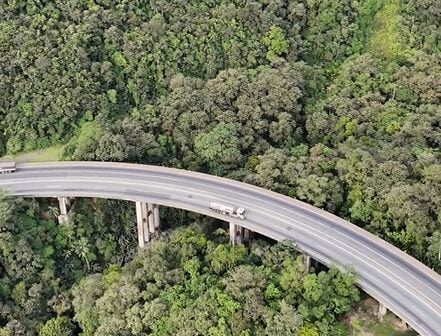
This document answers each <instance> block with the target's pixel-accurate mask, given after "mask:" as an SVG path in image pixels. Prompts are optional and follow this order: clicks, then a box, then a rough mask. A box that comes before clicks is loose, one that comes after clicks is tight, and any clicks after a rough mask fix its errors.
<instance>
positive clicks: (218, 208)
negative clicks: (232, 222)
mask: <svg viewBox="0 0 441 336" xmlns="http://www.w3.org/2000/svg"><path fill="white" fill-rule="evenodd" d="M210 209H211V210H213V211H214V212H216V213H220V214H223V215H227V216H230V217H233V218H239V219H245V218H246V213H245V209H244V208H242V207H234V206H232V205H226V204H221V203H216V202H211V203H210Z"/></svg>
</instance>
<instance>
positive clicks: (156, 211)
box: [153, 204, 160, 230]
mask: <svg viewBox="0 0 441 336" xmlns="http://www.w3.org/2000/svg"><path fill="white" fill-rule="evenodd" d="M153 220H154V222H155V229H156V230H158V229H159V224H160V223H159V206H158V204H153Z"/></svg>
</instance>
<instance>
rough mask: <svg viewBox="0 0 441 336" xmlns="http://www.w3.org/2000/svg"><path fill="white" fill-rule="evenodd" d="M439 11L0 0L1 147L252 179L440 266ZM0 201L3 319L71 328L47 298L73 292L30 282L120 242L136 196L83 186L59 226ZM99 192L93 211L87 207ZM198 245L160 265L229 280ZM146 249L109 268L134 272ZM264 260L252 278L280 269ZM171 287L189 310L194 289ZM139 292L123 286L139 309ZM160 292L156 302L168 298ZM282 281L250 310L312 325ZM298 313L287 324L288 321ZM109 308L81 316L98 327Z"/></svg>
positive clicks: (390, 5) (395, 1) (50, 278)
mask: <svg viewBox="0 0 441 336" xmlns="http://www.w3.org/2000/svg"><path fill="white" fill-rule="evenodd" d="M440 23H441V2H440V1H438V0H424V1H421V0H359V1H356V0H338V1H334V0H273V1H269V0H254V1H249V0H198V1H178V0H131V1H128V0H114V1H109V0H6V1H1V3H0V93H1V94H0V131H1V132H0V154H4V153H10V154H11V153H17V152H21V151H27V150H31V149H36V148H43V147H46V146H49V145H54V144H63V145H64V148H63V158H65V159H77V160H108V161H131V162H142V163H151V164H158V165H164V166H172V167H178V168H185V169H190V170H197V171H203V172H208V173H211V174H216V175H222V176H227V177H230V178H234V179H238V180H242V181H246V182H248V183H253V184H256V185H259V186H262V187H265V188H269V189H272V190H275V191H278V192H281V193H284V194H287V195H290V196H292V197H296V198H298V199H301V200H304V201H306V202H308V203H310V204H313V205H316V206H318V207H321V208H324V209H326V210H328V211H331V212H333V213H335V214H337V215H339V216H341V217H344V218H347V219H349V220H350V221H352V222H354V223H356V224H357V225H359V226H361V227H364V228H366V229H368V230H370V231H371V232H373V233H375V234H377V235H379V236H380V237H382V238H384V239H386V240H388V241H390V242H392V243H393V244H395V245H396V246H398V247H399V248H401V249H403V250H404V251H406V252H408V253H410V254H412V255H413V256H415V257H416V258H418V259H420V260H421V261H423V262H424V263H426V264H427V265H428V266H430V267H432V268H434V269H435V270H436V271H438V272H441V151H440V148H441V91H440V88H441V25H440ZM2 204H4V203H0V206H1V207H3V208H1V216H5V219H2V220H1V222H0V223H1V225H3V226H4V225H6V226H5V227H4V228H2V230H1V231H0V235H1V239H0V244H1V253H2V258H3V259H2V263H1V267H0V277H1V283H0V295H4V296H2V300H1V305H2V307H4V309H3V308H2V309H1V311H0V312H1V314H3V315H1V316H0V322H1V323H3V322H5V321H9V323H10V326H11V327H10V328H15V329H13V330H15V331H14V333H15V334H17V335H21V334H20V330H24V329H26V328H34V330H37V329H39V328H40V327H41V324H42V321H47V322H46V325H45V326H44V328H43V329H41V330H42V331H41V333H42V334H43V335H51V333H52V334H54V333H58V334H63V333H65V334H66V335H68V334H69V333H70V332H71V330H70V329H71V327H72V325H74V327H76V326H77V325H75V324H72V321H71V320H68V321H66V320H64V319H63V318H62V317H61V316H64V315H63V314H64V313H65V312H66V311H70V312H71V309H72V308H70V307H66V308H57V309H61V310H60V311H57V310H53V311H55V312H57V315H56V314H54V313H53V311H52V310H51V309H52V308H49V307H50V306H51V305H54V304H55V302H64V300H65V298H64V297H62V298H59V299H57V300H58V301H57V300H55V299H54V300H55V301H53V302H54V303H52V301H49V302H51V303H50V304H49V306H46V305H44V307H42V306H41V304H42V303H41V302H42V301H41V300H39V299H36V298H37V297H44V298H45V299H50V298H51V297H52V296H54V295H55V296H56V295H58V294H60V293H64V289H66V288H68V287H70V286H71V285H72V283H74V282H75V281H78V280H79V279H81V278H82V277H83V276H84V274H85V273H87V272H102V271H103V270H104V268H105V267H107V265H109V264H110V263H116V264H122V263H123V262H124V261H127V260H130V259H131V257H132V255H133V245H130V242H132V240H131V238H130V237H131V235H132V237H133V230H134V228H133V226H132V225H133V224H132V223H131V222H130V220H128V218H132V216H133V209H132V208H131V207H129V206H127V205H125V204H120V203H113V202H112V203H102V204H101V203H100V204H98V205H97V204H94V203H90V202H87V201H82V202H80V203H79V205H78V211H77V212H78V214H79V215H78V216H77V217H78V218H77V219H76V220H74V223H75V224H74V225H73V226H71V227H69V228H66V227H61V228H60V227H58V226H56V225H55V224H54V223H53V221H52V220H51V218H54V217H53V216H54V209H52V210H50V211H47V212H48V214H47V216H46V217H47V218H46V219H44V220H41V219H36V218H38V217H34V216H33V214H35V213H37V212H38V207H39V205H38V204H36V203H31V205H29V204H27V205H23V204H21V203H20V204H16V205H14V206H16V207H18V208H17V209H20V211H22V212H23V213H25V214H27V215H25V216H24V217H23V216H21V217H20V218H18V217H17V218H14V219H10V216H11V215H10V211H12V210H8V209H7V208H4V205H2ZM115 206H117V207H120V208H119V209H120V211H119V212H110V213H111V215H109V212H106V211H105V210H103V209H105V208H106V207H115ZM92 209H93V211H97V212H98V214H97V216H96V217H92V216H90V215H86V214H87V213H88V212H90V211H92ZM176 214H177V213H175V217H174V218H173V219H174V220H176V221H179V222H186V218H179V217H178V215H176ZM8 216H9V217H8ZM51 216H52V217H51ZM14 221H16V224H12V223H15V222H14ZM5 223H6V224H5ZM8 223H9V224H8ZM126 237H128V238H126ZM43 242H44V243H43ZM46 245H47V246H46ZM158 246H160V245H158ZM156 248H158V249H159V250H158V251H157V252H158V255H161V253H160V252H159V251H160V250H161V248H159V247H155V248H153V249H152V251H151V252H148V253H153V250H155V249H156ZM172 250H173V249H172ZM116 251H119V252H118V253H116ZM155 253H156V252H155ZM198 253H199V254H198V258H199V259H197V260H196V259H195V260H194V262H189V263H188V264H185V265H186V266H184V265H180V264H179V263H180V262H181V261H182V260H184V259H180V257H179V258H178V259H177V261H175V262H176V264H173V265H170V269H169V270H167V272H169V271H170V272H172V270H174V269H179V267H180V266H182V268H183V269H187V271H185V270H184V271H183V270H181V271H180V272H181V273H179V272H178V273H179V274H180V275H179V276H186V277H187V278H186V281H190V280H191V279H192V278H191V277H192V276H193V277H197V278H198V279H199V280H198V281H199V284H200V286H201V287H200V288H199V289H194V288H193V289H191V290H195V291H196V292H197V290H202V289H201V288H208V287H209V288H211V289H212V290H209V291H206V292H205V291H204V292H203V293H204V295H212V296H213V297H214V296H216V295H218V296H216V297H218V298H219V300H222V299H221V298H224V296H222V295H224V294H225V295H230V296H231V293H230V294H228V293H229V292H228V291H226V287H222V285H221V284H222V283H223V282H222V281H223V280H225V279H226V278H227V277H228V276H231V274H230V273H229V272H232V270H231V269H230V270H229V271H228V272H226V273H223V274H219V273H218V272H217V271H215V269H222V267H224V266H223V265H222V264H219V265H217V266H214V265H211V264H210V265H211V266H208V265H209V264H204V263H207V262H208V261H206V260H205V259H204V258H202V253H208V254H210V252H209V251H205V252H202V251H199V252H198ZM253 253H254V252H251V255H252V254H253ZM60 258H67V259H66V261H65V262H63V263H62V264H58V261H59V260H60ZM139 258H141V259H139V260H138V259H135V261H133V262H132V263H131V264H130V266H127V267H126V268H123V269H122V270H118V271H116V270H115V271H114V272H113V273H112V272H110V273H109V274H113V275H115V274H121V279H123V278H124V279H127V278H128V277H129V276H130V274H133V273H131V272H132V271H133V269H134V267H135V266H136V265H139V263H142V262H143V261H142V260H143V259H142V258H143V257H142V256H140V257H139ZM201 258H202V259H201ZM63 260H64V259H63ZM198 260H199V261H198ZM198 265H199V266H198ZM202 265H204V267H214V268H213V269H212V270H209V271H208V270H207V272H208V273H207V274H211V277H214V278H215V279H214V278H210V279H214V280H207V279H205V278H204V279H205V280H201V279H200V278H199V276H200V275H198V274H199V273H198V274H196V273H197V271H198V270H199V267H202ZM247 265H249V266H247V267H257V268H258V267H262V265H257V264H253V263H251V264H248V263H247ZM250 265H251V266H250ZM265 267H269V269H271V267H272V266H268V265H267V266H265ZM135 268H136V267H135ZM263 268H264V267H263ZM133 272H134V271H133ZM192 272H193V273H194V272H196V273H194V274H193V273H192ZM210 272H212V273H210ZM276 273H277V272H276ZM173 274H174V273H173ZM191 274H193V275H191ZM204 274H205V273H204ZM259 274H260V273H259ZM122 275H124V276H122ZM267 276H268V275H267V274H265V276H262V277H263V278H262V279H263V280H262V281H263V282H264V283H268V282H269V283H272V282H271V281H273V280H271V279H269V278H267ZM100 277H104V275H100V276H97V278H94V277H92V278H87V280H84V281H86V282H84V283H82V285H84V286H86V285H87V284H89V285H90V286H91V288H90V290H91V291H97V292H94V293H96V295H97V297H96V298H97V299H98V298H100V300H101V298H104V297H106V295H110V293H111V292H110V290H111V289H110V288H113V287H112V286H110V287H109V288H105V287H106V286H107V285H106V286H105V285H104V284H103V283H104V282H103V281H104V280H102V279H101V278H100ZM188 277H190V278H188ZM207 277H208V276H207ZM117 278H118V279H119V276H118V277H117ZM182 279H184V278H182ZM120 281H122V280H117V281H116V283H117V284H118V285H113V286H119V285H121V286H122V285H123V283H121V282H120ZM127 281H129V280H127ZM130 281H133V280H130ZM161 281H166V280H161ZM167 281H169V280H167ZM170 281H171V282H170V288H174V286H175V285H176V284H175V283H173V280H170ZM209 281H213V282H209ZM317 281H319V280H318V279H317ZM47 283H51V284H52V285H50V286H47V285H43V284H47ZM186 283H187V282H186ZM189 283H191V281H190V282H189ZM129 284H130V286H131V287H130V288H131V289H133V290H134V291H135V293H138V292H137V291H141V292H142V291H143V290H144V289H143V288H142V287H138V286H141V284H140V283H135V284H133V283H129ZM129 284H128V285H129ZM144 285H146V284H144ZM181 285H182V284H181ZM212 285H213V287H211V286H212ZM133 286H135V287H136V288H137V289H136V290H135V287H133ZM189 286H190V285H189ZM204 286H206V287H204ZM207 286H208V287H207ZM224 286H225V285H224ZM140 288H141V289H140ZM189 288H192V287H191V286H190V287H189ZM214 288H215V289H216V290H221V292H216V291H215V290H214ZM298 288H301V287H298ZM302 288H303V287H302ZM115 290H117V289H115ZM179 290H180V291H178V292H176V293H177V294H176V295H178V294H179V295H181V296H182V297H183V299H185V300H184V301H185V302H183V303H182V307H181V308H182V312H181V314H183V315H182V318H184V317H185V314H186V311H187V310H186V309H190V308H189V307H191V309H198V308H197V307H198V305H199V304H200V303H199V301H198V302H196V301H195V300H194V297H192V296H191V295H190V294H189V293H188V292H186V291H187V290H188V289H186V288H183V289H182V288H180V289H179ZM271 290H274V291H275V292H277V290H279V291H280V288H278V287H275V289H274V288H273V289H271ZM213 291H214V292H213ZM197 293H201V292H197ZM220 293H221V294H220ZM60 295H61V294H60ZM134 295H135V294H134ZM136 295H139V294H136ZM136 295H135V296H134V297H133V298H132V300H133V301H130V302H131V303H134V304H138V305H139V307H138V308H136V309H139V310H141V309H145V307H142V308H141V305H140V304H139V297H138V296H136ZM170 295H171V294H170ZM173 295H175V294H173ZM274 295H275V294H274ZM277 295H279V294H277ZM299 295H300V294H299ZM4 297H8V298H10V299H9V301H7V302H6V303H5V301H4V299H3V298H4ZM155 298H156V297H155ZM157 298H159V296H158V297H157ZM228 298H230V297H228ZM160 299H161V300H165V301H161V302H160V303H161V307H162V308H161V309H162V310H160V311H161V312H162V313H161V314H163V315H161V316H160V318H161V319H166V318H168V317H167V316H169V315H167V314H169V313H170V311H171V310H172V308H173V307H171V306H170V303H169V302H168V301H167V299H166V298H164V297H161V298H160ZM279 299H280V298H279V297H277V298H272V299H271V300H273V301H271V300H269V301H265V302H266V303H267V304H268V305H267V306H265V307H266V308H265V309H270V311H269V312H268V311H265V313H262V315H260V316H261V318H260V320H259V323H262V324H260V325H259V326H260V327H261V328H268V329H267V332H268V333H273V334H277V333H279V332H280V331H279V329H278V328H279V327H280V325H281V324H283V325H284V326H286V327H287V328H294V329H295V328H297V327H298V326H303V328H304V329H303V331H302V333H303V334H302V335H314V331H310V332H309V333H308V331H307V330H306V329H307V328H309V324H307V323H309V322H310V323H312V324H314V323H315V322H317V321H319V322H318V323H321V322H320V321H322V320H321V318H320V317H317V320H314V319H313V318H312V317H311V316H308V315H307V314H306V315H305V313H304V312H303V310H302V309H303V308H302V307H304V305H303V306H302V305H301V304H300V301H299V300H300V299H299V300H297V301H295V304H293V302H290V301H289V300H288V301H286V300H287V299H284V301H283V302H284V303H282V299H280V300H279ZM66 300H67V299H66ZM78 300H80V298H78ZM145 300H146V302H147V301H148V302H153V301H151V300H150V299H145ZM234 300H236V301H234V302H235V303H234V304H232V306H231V307H230V308H228V309H232V310H228V309H227V310H226V311H222V313H219V314H221V315H216V314H218V313H213V314H212V315H213V318H214V320H213V321H214V322H213V324H212V325H211V324H210V327H212V328H214V329H212V330H213V331H212V333H213V335H217V334H216V332H218V333H221V330H222V328H224V327H225V325H223V324H222V323H224V322H219V321H221V317H222V314H230V313H231V311H234V313H237V312H238V311H241V312H242V311H243V310H242V309H244V308H243V306H242V305H243V302H242V303H241V301H240V299H239V298H234ZM80 301H81V300H80ZM102 301H103V302H104V299H103V300H102ZM276 301H277V303H275V302H276ZM76 302H79V301H76ZM99 302H101V301H99ZM164 302H165V303H164ZM227 302H229V301H227ZM131 303H130V304H131ZM236 303H237V304H238V305H240V307H239V308H235V307H236V305H235V304H236ZM285 303H287V304H288V305H285ZM84 304H86V303H84ZM155 304H156V303H155ZM218 304H220V303H219V302H218ZM59 306H60V307H64V306H63V304H61V303H60V305H59ZM57 307H58V306H57ZM219 307H220V306H219ZM219 307H218V306H213V307H210V309H214V310H215V309H221V308H219ZM54 309H55V308H54ZM64 309H66V310H64ZM91 309H92V308H91ZM103 309H113V308H111V307H108V308H103ZM136 309H135V310H136ZM158 309H159V308H158ZM207 309H208V308H207ZM222 309H224V308H222ZM222 309H221V310H222ZM271 309H272V310H271ZM292 309H295V312H292V311H291V310H292ZM214 310H213V311H214ZM37 311H38V312H40V313H38V314H40V315H39V317H38V318H34V316H36V315H35V314H37ZM94 311H95V310H94ZM210 311H211V310H210ZM276 312H277V313H276ZM96 313H97V314H104V312H103V311H101V310H97V311H96ZM136 314H138V312H133V314H132V315H133V316H136ZM268 314H270V315H268ZM271 314H273V315H271ZM292 314H298V315H299V318H298V321H297V324H294V325H291V324H290V323H291V322H292V321H293V320H292V319H290V320H289V321H290V322H289V323H288V322H287V320H286V315H292ZM104 315H105V314H104ZM104 315H99V316H97V320H96V321H92V322H90V321H89V322H90V324H87V323H89V322H84V323H86V324H83V325H82V327H83V329H84V328H86V329H87V328H92V329H90V330H95V329H93V328H99V327H100V326H101V324H100V323H101V322H100V321H105V319H104V317H105V316H104ZM132 315H131V316H132ZM133 316H132V317H133ZM176 316H178V315H176ZM176 316H175V317H176ZM215 316H218V318H215ZM50 318H52V319H50ZM101 318H103V320H101ZM133 319H135V317H133ZM224 320H225V317H224ZM36 321H37V322H36ZM75 321H78V323H80V324H82V323H83V322H81V321H82V320H81V317H79V316H76V320H75ZM149 321H150V320H149ZM244 321H247V322H246V323H248V322H249V320H246V319H244ZM305 321H306V322H305ZM227 322H228V321H227ZM106 323H107V322H106ZM115 323H116V324H118V323H120V320H116V322H115ZM121 323H122V322H121ZM124 323H129V322H127V321H126V322H124ZM130 323H132V324H133V328H138V327H137V326H138V325H139V323H143V322H138V320H136V319H135V320H133V321H132V322H130ZM130 323H129V324H130ZM148 323H150V322H148ZM170 323H172V322H170ZM173 323H177V322H176V321H174V322H173ZM173 323H172V324H173ZM244 323H245V322H244ZM246 323H245V324H244V326H243V328H244V329H243V330H245V329H247V328H251V327H250V326H248V325H247V324H246ZM293 323H294V322H293ZM305 323H306V324H305ZM323 323H325V322H323ZM118 325H119V326H120V327H121V328H126V327H127V326H124V325H123V324H118ZM149 325H151V324H149ZM256 325H258V324H256ZM23 328H24V329H23ZM130 328H132V327H130ZM155 328H156V327H155ZM158 328H159V327H158ZM201 328H202V326H201ZM225 328H226V327H225ZM241 328H242V327H241ZM256 328H257V326H256ZM311 328H312V327H311ZM294 329H293V330H294ZM11 330H12V329H11ZM152 330H153V329H152ZM155 330H156V329H155ZM158 330H159V329H158ZM161 330H162V329H161ZM173 330H174V329H173ZM250 330H251V329H250ZM311 330H313V329H311ZM2 332H3V331H0V335H2V334H1V333H2ZM73 332H75V331H73ZM158 332H159V331H158ZM164 332H165V331H164ZM170 332H172V331H170ZM173 332H174V331H173ZM250 332H251V333H254V332H255V331H253V330H251V331H250ZM183 333H184V332H183ZM335 333H336V334H337V331H335ZM190 334H191V332H190ZM243 335H247V334H246V333H245V334H243Z"/></svg>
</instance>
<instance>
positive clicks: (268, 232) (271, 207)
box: [0, 162, 441, 336]
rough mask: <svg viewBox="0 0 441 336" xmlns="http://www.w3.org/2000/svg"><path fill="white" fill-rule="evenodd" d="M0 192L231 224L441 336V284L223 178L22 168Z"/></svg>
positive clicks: (335, 221)
mask: <svg viewBox="0 0 441 336" xmlns="http://www.w3.org/2000/svg"><path fill="white" fill-rule="evenodd" d="M0 188H2V189H6V190H8V191H9V192H10V193H11V194H13V195H17V196H23V197H55V196H72V197H74V196H77V197H101V198H113V199H123V200H130V201H148V202H152V203H156V204H159V205H164V206H171V207H175V208H181V209H186V210H189V211H193V212H198V213H201V214H205V215H208V216H211V217H216V218H219V219H222V220H225V221H230V222H234V223H236V224H239V225H241V226H243V227H246V228H248V229H250V230H252V231H255V232H258V233H261V234H263V235H265V236H268V237H270V238H273V239H276V240H283V239H289V240H294V241H296V243H297V245H298V247H299V249H300V250H302V251H303V252H305V253H307V254H308V255H310V256H311V257H313V258H314V259H316V260H318V261H320V262H321V263H323V264H326V265H329V264H332V263H333V264H337V265H339V266H343V267H346V266H351V267H353V268H354V270H355V271H356V272H357V274H358V278H359V279H358V283H359V285H360V287H361V288H363V289H364V290H365V291H366V292H367V293H369V294H370V295H372V296H373V297H374V298H376V299H377V300H379V301H380V302H382V303H383V304H385V305H386V306H387V307H388V308H389V309H390V310H391V311H393V312H394V313H395V314H396V315H397V316H399V317H401V318H402V319H404V320H405V321H406V322H407V323H408V324H409V325H410V326H412V328H414V329H415V330H416V331H417V332H419V333H420V334H421V335H425V336H440V335H441V276H440V275H439V274H437V273H435V272H433V271H432V270H430V269H429V268H428V267H426V266H424V265H423V264H421V263H420V262H418V261H417V260H416V259H414V258H412V257H410V256H409V255H407V254H405V253H403V252H402V251H400V250H399V249H397V248H395V247H393V246H392V245H390V244H388V243H386V242H385V241H383V240H381V239H379V238H377V237H375V236H373V235H372V234H370V233H368V232H367V231H365V230H362V229H360V228H358V227H357V226H355V225H353V224H351V223H349V222H347V221H345V220H343V219H341V218H339V217H336V216H334V215H332V214H330V213H328V212H325V211H322V210H320V209H318V208H315V207H313V206H310V205H308V204H305V203H303V202H300V201H297V200H294V199H291V198H289V197H286V196H283V195H280V194H277V193H274V192H271V191H268V190H265V189H262V188H258V187H255V186H251V185H248V184H245V183H241V182H236V181H232V180H228V179H224V178H219V177H215V176H210V175H206V174H200V173H194V172H188V171H184V170H178V169H171V168H164V167H154V166H147V165H136V164H124V163H104V162H57V163H38V164H21V165H20V164H19V165H17V171H16V172H15V173H13V174H8V175H1V176H0ZM211 201H218V202H224V203H229V204H235V205H238V206H242V207H244V208H246V209H247V218H246V220H244V221H242V220H238V219H232V218H230V217H228V216H224V215H220V214H216V213H213V212H211V211H210V210H209V208H208V205H209V203H210V202H211Z"/></svg>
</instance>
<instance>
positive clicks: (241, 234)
mask: <svg viewBox="0 0 441 336" xmlns="http://www.w3.org/2000/svg"><path fill="white" fill-rule="evenodd" d="M251 234H252V232H251V231H250V230H249V229H246V228H244V227H242V226H240V225H237V224H234V223H231V222H230V243H231V244H232V245H236V244H243V243H244V242H246V241H249V240H250V237H251Z"/></svg>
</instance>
